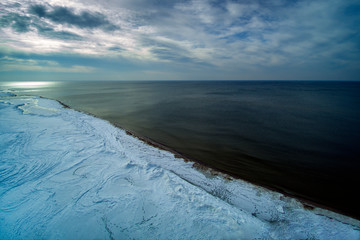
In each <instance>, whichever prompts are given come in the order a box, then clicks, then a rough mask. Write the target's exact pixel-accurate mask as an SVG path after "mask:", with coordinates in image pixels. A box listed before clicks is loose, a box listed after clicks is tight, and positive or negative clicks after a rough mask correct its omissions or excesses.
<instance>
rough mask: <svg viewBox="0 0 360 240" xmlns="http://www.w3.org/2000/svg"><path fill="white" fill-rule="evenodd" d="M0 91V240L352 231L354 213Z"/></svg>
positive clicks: (357, 227) (347, 235) (358, 228)
mask: <svg viewBox="0 0 360 240" xmlns="http://www.w3.org/2000/svg"><path fill="white" fill-rule="evenodd" d="M193 165H194V164H193V163H191V162H185V161H184V160H183V159H179V158H175V157H174V154H172V153H170V152H167V151H164V150H160V149H157V148H155V147H152V146H149V145H147V144H146V143H144V142H142V141H140V140H138V139H137V138H135V137H133V136H130V135H127V134H126V132H125V131H124V130H122V129H118V128H116V127H114V126H113V125H111V124H110V123H108V122H107V121H104V120H101V119H98V118H95V117H93V116H89V115H86V114H84V113H81V112H77V111H74V110H72V109H68V108H64V107H63V106H62V105H61V104H59V103H58V102H56V101H53V100H49V99H44V98H40V97H33V96H17V95H15V94H14V93H11V92H9V91H2V92H0V183H1V184H0V239H324V240H325V239H326V240H328V239H344V240H345V239H360V224H359V221H357V220H354V219H351V218H348V217H345V216H341V215H339V214H335V213H332V212H329V211H327V210H324V209H318V208H315V209H314V210H308V209H304V208H303V206H302V204H301V203H300V202H299V201H297V200H295V199H293V198H289V197H286V196H284V195H282V194H280V193H276V192H272V191H270V190H267V189H264V188H262V187H259V186H255V185H253V184H250V183H247V182H245V181H242V180H229V179H228V178H227V177H224V176H223V175H222V174H218V175H213V174H211V173H210V171H206V170H199V169H197V168H195V167H193Z"/></svg>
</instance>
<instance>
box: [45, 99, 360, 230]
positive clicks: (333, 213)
mask: <svg viewBox="0 0 360 240" xmlns="http://www.w3.org/2000/svg"><path fill="white" fill-rule="evenodd" d="M39 97H41V98H44V99H50V98H46V97H43V96H39ZM51 100H54V101H57V102H58V103H60V104H61V105H62V106H63V107H64V108H67V109H72V110H75V111H79V112H82V113H84V114H88V115H91V116H93V117H95V118H99V119H102V120H104V121H107V122H109V123H110V124H111V125H113V126H114V127H116V128H118V129H121V130H123V131H125V133H126V134H127V135H130V136H132V137H134V138H136V139H138V140H140V141H142V142H143V143H145V144H147V145H149V146H152V147H155V148H157V149H160V150H164V151H167V152H170V153H172V154H174V157H175V158H178V159H182V160H183V161H184V162H191V163H192V164H193V165H192V167H193V168H195V169H197V170H198V171H200V172H202V173H207V174H210V175H211V176H221V177H222V178H224V179H226V180H228V181H232V180H241V181H244V182H247V183H250V184H252V185H255V186H257V187H261V188H264V189H266V190H268V191H272V192H277V193H280V194H282V195H284V196H285V197H290V198H294V199H296V200H297V201H299V202H300V203H301V204H302V206H303V208H304V209H306V210H310V211H314V212H315V213H316V214H319V215H323V216H326V217H329V218H334V219H337V220H338V221H341V222H344V223H346V224H350V225H353V226H356V227H359V228H360V218H357V217H356V216H354V215H351V214H348V213H345V212H342V211H341V210H338V209H336V208H333V207H329V206H326V205H324V204H321V203H317V202H315V201H312V200H309V199H307V198H305V197H302V196H300V195H298V194H296V193H292V192H290V191H286V190H284V189H281V188H276V187H273V186H268V185H265V184H259V183H256V182H254V181H249V180H247V179H243V178H241V177H239V176H235V175H233V174H230V173H227V172H225V171H221V170H219V169H216V168H213V167H211V166H208V165H207V164H205V163H202V162H199V161H196V160H195V159H192V158H191V157H188V156H185V155H184V154H182V153H179V152H177V151H176V150H174V149H172V148H170V147H168V146H166V145H164V144H162V143H159V142H156V141H155V140H153V139H151V138H148V137H145V136H141V135H139V134H137V133H135V132H133V131H130V130H128V129H125V128H123V127H122V126H121V125H120V124H118V123H115V122H111V121H109V120H106V119H103V118H101V117H99V116H97V115H95V114H92V113H88V112H84V111H81V110H77V109H73V108H71V106H69V105H67V104H65V103H63V102H62V101H60V100H57V99H51ZM324 210H325V211H327V212H324ZM343 217H346V218H349V219H344V218H343ZM344 220H345V221H344Z"/></svg>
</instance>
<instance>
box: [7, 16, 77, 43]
mask: <svg viewBox="0 0 360 240" xmlns="http://www.w3.org/2000/svg"><path fill="white" fill-rule="evenodd" d="M7 27H11V28H12V29H13V30H14V31H15V32H17V33H26V32H29V31H33V30H37V32H38V34H40V35H43V36H45V37H49V38H56V39H63V40H81V37H80V36H79V35H77V34H75V33H71V32H68V31H55V30H54V29H53V28H51V27H50V26H49V25H48V24H46V23H44V22H41V21H36V20H34V19H32V18H30V17H27V16H22V15H20V14H17V13H9V14H7V15H4V16H2V17H1V18H0V28H7Z"/></svg>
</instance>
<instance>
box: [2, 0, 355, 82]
mask: <svg viewBox="0 0 360 240" xmlns="http://www.w3.org/2000/svg"><path fill="white" fill-rule="evenodd" d="M359 26H360V3H359V1H358V0H298V1H297V0H293V1H290V0H238V1H232V0H223V1H214V0H173V1H169V0H71V1H68V0H50V1H40V0H22V1H16V0H15V1H12V0H1V2H0V79H1V80H5V81H9V80H31V81H35V80H147V79H152V80H182V79H183V80H213V79H218V80H243V79H247V80H252V79H264V80H266V79H289V80H291V79H296V80H301V79H304V80H310V79H311V80H334V79H341V80H360V33H359V29H360V27H359Z"/></svg>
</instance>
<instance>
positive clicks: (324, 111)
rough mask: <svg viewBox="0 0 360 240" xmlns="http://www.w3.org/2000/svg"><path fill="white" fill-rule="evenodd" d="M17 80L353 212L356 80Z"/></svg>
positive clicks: (190, 153) (359, 150)
mask: <svg viewBox="0 0 360 240" xmlns="http://www.w3.org/2000/svg"><path fill="white" fill-rule="evenodd" d="M13 88H15V87H13ZM16 89H17V90H22V92H23V93H26V94H33V95H41V96H45V97H49V98H54V99H58V100H61V101H62V102H64V103H65V104H67V105H69V106H71V107H72V108H75V109H78V110H81V111H85V112H89V113H92V114H94V115H96V116H99V117H101V118H104V119H107V120H109V121H111V122H113V123H116V124H117V125H119V126H122V127H123V128H125V129H128V130H131V131H133V132H135V133H136V134H138V135H140V136H144V137H147V138H150V139H153V140H154V141H156V142H159V143H161V144H163V145H166V146H168V147H170V148H172V149H174V150H175V151H177V152H179V153H181V154H183V155H184V156H187V157H189V158H191V159H193V160H195V161H198V162H200V163H202V164H204V165H207V166H210V167H212V168H215V169H218V170H220V171H223V172H227V173H229V174H231V175H233V176H237V177H240V178H242V179H245V180H248V181H251V182H254V183H257V184H260V185H264V186H267V187H270V188H275V189H277V190H279V191H283V192H287V193H289V194H292V195H295V196H297V197H300V198H304V199H307V200H310V201H313V202H316V203H319V204H323V205H325V206H327V207H330V208H334V209H336V210H338V211H341V212H343V213H346V214H349V215H352V216H356V217H357V218H359V217H360V208H359V207H358V203H359V202H360V197H359V196H358V194H357V193H356V189H357V187H358V185H359V183H360V182H359V178H358V173H359V172H360V159H359V156H360V147H359V143H360V120H359V119H360V83H359V82H302V81H296V82H290V81H235V82H232V81H231V82H230V81H216V82H211V81H201V82H200V81H197V82H170V81H169V82H104V81H98V82H58V83H57V84H55V85H50V86H41V87H34V88H22V87H21V85H19V86H17V87H16Z"/></svg>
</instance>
